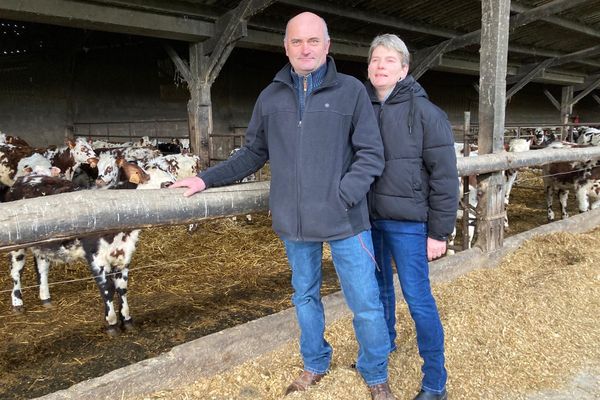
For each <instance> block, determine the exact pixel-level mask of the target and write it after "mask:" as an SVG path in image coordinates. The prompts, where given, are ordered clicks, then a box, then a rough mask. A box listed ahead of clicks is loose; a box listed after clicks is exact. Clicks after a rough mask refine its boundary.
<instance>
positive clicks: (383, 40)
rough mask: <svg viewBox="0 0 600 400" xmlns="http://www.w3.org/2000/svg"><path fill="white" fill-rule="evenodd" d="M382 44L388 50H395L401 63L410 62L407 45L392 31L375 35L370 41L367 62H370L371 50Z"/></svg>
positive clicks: (406, 63)
mask: <svg viewBox="0 0 600 400" xmlns="http://www.w3.org/2000/svg"><path fill="white" fill-rule="evenodd" d="M379 46H383V47H385V48H386V49H389V50H396V52H398V54H400V59H401V60H402V65H406V66H408V65H409V63H410V53H409V52H408V47H406V44H405V43H404V41H402V39H400V38H399V37H398V36H396V35H394V34H392V33H385V34H383V35H379V36H377V37H376V38H375V39H373V41H372V42H371V47H370V48H369V62H371V56H372V55H373V50H375V48H377V47H379Z"/></svg>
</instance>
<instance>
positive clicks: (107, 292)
mask: <svg viewBox="0 0 600 400" xmlns="http://www.w3.org/2000/svg"><path fill="white" fill-rule="evenodd" d="M90 270H91V272H92V275H93V276H94V280H95V281H96V285H97V286H98V290H99V291H100V297H102V302H103V303H104V318H105V320H106V322H107V323H108V328H107V332H108V334H109V335H111V336H113V335H116V334H117V333H118V332H119V330H118V325H117V323H118V322H119V321H118V318H117V314H116V312H115V306H114V304H113V297H114V295H115V285H114V282H113V279H112V278H111V279H106V275H107V274H108V273H110V267H109V266H105V265H100V264H98V263H96V260H93V261H92V262H91V263H90Z"/></svg>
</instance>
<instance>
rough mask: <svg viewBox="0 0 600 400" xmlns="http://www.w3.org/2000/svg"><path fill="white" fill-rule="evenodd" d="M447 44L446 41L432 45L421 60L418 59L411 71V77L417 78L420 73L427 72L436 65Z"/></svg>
mask: <svg viewBox="0 0 600 400" xmlns="http://www.w3.org/2000/svg"><path fill="white" fill-rule="evenodd" d="M448 44H449V43H448V41H445V42H442V43H440V44H439V45H438V46H436V47H434V48H433V49H432V50H431V52H430V53H429V54H427V55H426V56H425V58H424V59H423V60H420V61H418V63H417V65H416V68H414V69H413V70H412V72H411V74H412V76H413V78H415V79H419V78H420V77H421V75H423V74H424V73H425V72H427V70H428V69H429V68H431V67H432V66H433V65H438V64H439V63H440V58H441V55H442V54H444V51H445V50H446V47H447V46H448Z"/></svg>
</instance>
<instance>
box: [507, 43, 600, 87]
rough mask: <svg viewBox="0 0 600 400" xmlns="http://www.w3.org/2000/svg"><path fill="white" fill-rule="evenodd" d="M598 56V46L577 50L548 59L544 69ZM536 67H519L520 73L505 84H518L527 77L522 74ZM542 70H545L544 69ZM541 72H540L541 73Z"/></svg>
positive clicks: (508, 79) (530, 65) (599, 52)
mask: <svg viewBox="0 0 600 400" xmlns="http://www.w3.org/2000/svg"><path fill="white" fill-rule="evenodd" d="M598 54H600V45H597V46H592V47H588V48H587V49H583V50H578V51H575V52H573V53H569V54H564V55H561V56H556V57H553V58H551V59H550V62H549V64H548V65H547V66H546V67H547V68H549V67H556V66H558V65H562V64H567V63H570V62H575V61H581V60H583V59H585V58H586V57H594V56H596V55H598ZM546 61H547V60H546ZM538 65H539V63H538V64H533V63H532V64H524V65H522V66H521V67H519V71H520V72H519V74H517V75H515V76H511V77H510V78H507V79H506V83H508V84H511V83H515V82H518V81H519V80H521V79H522V78H523V77H524V76H525V75H527V73H528V72H524V71H531V70H532V69H534V68H536V67H537V66H538ZM543 70H545V68H544V69H543ZM543 70H542V71H540V72H543Z"/></svg>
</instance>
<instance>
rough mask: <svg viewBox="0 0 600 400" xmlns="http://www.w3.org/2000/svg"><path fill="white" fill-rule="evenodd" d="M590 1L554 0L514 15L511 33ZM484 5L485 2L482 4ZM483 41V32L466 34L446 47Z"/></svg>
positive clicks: (459, 47)
mask: <svg viewBox="0 0 600 400" xmlns="http://www.w3.org/2000/svg"><path fill="white" fill-rule="evenodd" d="M586 1H589V0H553V1H551V2H550V3H546V4H544V5H541V6H539V7H536V8H532V9H530V10H528V11H525V12H523V13H522V14H518V15H514V16H512V17H510V20H509V25H510V28H509V32H512V31H514V30H515V29H516V28H518V27H519V26H522V25H526V24H528V23H530V22H532V21H535V20H537V19H540V18H543V17H545V16H548V15H551V14H554V13H558V12H561V11H564V10H567V9H569V8H572V7H575V6H577V5H579V4H581V3H584V2H586ZM482 3H483V2H482ZM480 39H481V30H477V31H474V32H469V33H466V34H464V35H462V36H458V37H455V38H452V39H448V41H449V43H448V46H447V47H446V52H451V51H454V50H458V49H461V48H463V47H466V46H470V45H473V44H477V43H478V42H479V41H480ZM432 47H433V46H431V47H428V48H426V49H422V50H419V51H418V52H417V53H421V52H423V53H424V54H427V53H429V51H431V48H432ZM415 56H416V57H417V55H415Z"/></svg>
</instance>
